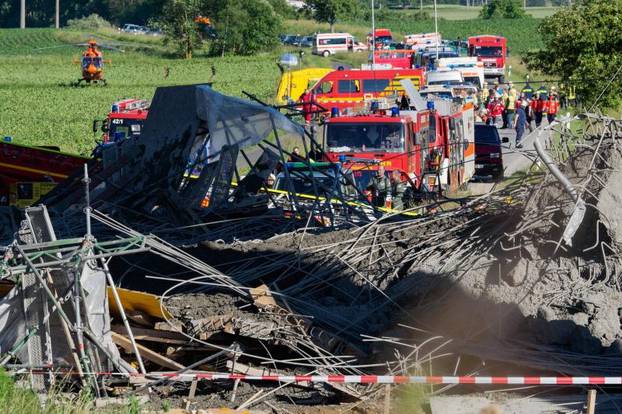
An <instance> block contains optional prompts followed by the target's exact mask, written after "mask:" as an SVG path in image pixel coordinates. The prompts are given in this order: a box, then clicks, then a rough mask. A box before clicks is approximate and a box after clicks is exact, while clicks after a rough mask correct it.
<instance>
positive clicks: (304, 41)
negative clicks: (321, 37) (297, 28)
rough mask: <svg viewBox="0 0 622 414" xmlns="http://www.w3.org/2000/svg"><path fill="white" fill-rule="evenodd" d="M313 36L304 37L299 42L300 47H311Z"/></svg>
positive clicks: (313, 40) (313, 41)
mask: <svg viewBox="0 0 622 414" xmlns="http://www.w3.org/2000/svg"><path fill="white" fill-rule="evenodd" d="M313 43H315V36H304V37H303V38H302V40H301V41H300V47H313Z"/></svg>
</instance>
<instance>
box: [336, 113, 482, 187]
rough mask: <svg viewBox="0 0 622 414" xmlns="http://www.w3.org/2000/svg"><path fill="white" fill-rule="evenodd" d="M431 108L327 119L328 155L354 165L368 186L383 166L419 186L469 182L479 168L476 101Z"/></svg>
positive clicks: (362, 184) (361, 181) (363, 184)
mask: <svg viewBox="0 0 622 414" xmlns="http://www.w3.org/2000/svg"><path fill="white" fill-rule="evenodd" d="M430 107H431V108H430V109H427V110H420V111H414V110H408V111H399V110H398V109H397V108H395V107H394V108H391V109H389V110H377V111H372V112H370V111H367V112H363V113H361V114H357V115H349V116H333V117H330V118H328V119H326V123H325V127H324V149H325V152H326V155H327V157H328V160H329V161H331V162H341V163H342V165H343V167H344V169H351V170H352V171H353V175H354V177H355V178H356V183H357V185H358V186H359V187H360V189H361V190H365V189H366V188H367V186H368V185H369V182H370V180H371V178H372V177H373V176H374V175H375V174H376V171H377V170H378V167H379V166H381V165H382V166H383V167H384V168H385V170H386V171H388V172H389V173H390V172H392V171H394V170H398V171H400V172H401V173H402V178H403V179H404V180H405V181H406V180H407V181H409V182H410V183H411V185H412V186H413V189H414V190H415V191H419V192H436V191H438V190H439V189H440V188H450V189H456V188H458V187H459V186H461V185H463V184H466V183H467V182H468V181H469V180H470V179H471V178H472V177H473V175H474V172H475V166H474V161H475V137H474V117H473V115H474V114H473V105H472V104H467V105H456V104H453V103H451V102H444V101H435V102H434V105H430Z"/></svg>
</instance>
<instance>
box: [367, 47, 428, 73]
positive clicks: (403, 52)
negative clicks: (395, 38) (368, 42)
mask: <svg viewBox="0 0 622 414" xmlns="http://www.w3.org/2000/svg"><path fill="white" fill-rule="evenodd" d="M373 53H374V60H375V62H376V65H387V66H390V67H391V68H392V69H410V68H412V67H413V66H414V65H413V62H414V57H415V55H416V54H417V51H416V50H412V49H396V50H376V51H374V52H373Z"/></svg>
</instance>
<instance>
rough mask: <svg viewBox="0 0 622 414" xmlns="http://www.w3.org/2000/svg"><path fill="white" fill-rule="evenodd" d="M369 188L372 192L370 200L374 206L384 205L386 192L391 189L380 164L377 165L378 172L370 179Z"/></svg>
mask: <svg viewBox="0 0 622 414" xmlns="http://www.w3.org/2000/svg"><path fill="white" fill-rule="evenodd" d="M369 189H370V190H371V192H372V195H373V198H372V202H373V204H374V206H376V207H384V206H385V202H386V199H387V194H389V192H390V191H391V181H390V180H389V178H388V177H387V176H386V173H385V169H384V167H383V166H382V165H381V166H379V167H378V173H377V174H376V176H374V177H373V178H372V179H371V183H370V184H369Z"/></svg>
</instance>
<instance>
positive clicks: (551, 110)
mask: <svg viewBox="0 0 622 414" xmlns="http://www.w3.org/2000/svg"><path fill="white" fill-rule="evenodd" d="M546 109H547V110H546V119H547V120H548V121H549V124H552V123H553V121H555V117H556V116H557V112H558V111H559V101H558V100H557V95H554V94H552V93H551V94H550V95H549V100H548V101H547V102H546Z"/></svg>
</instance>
